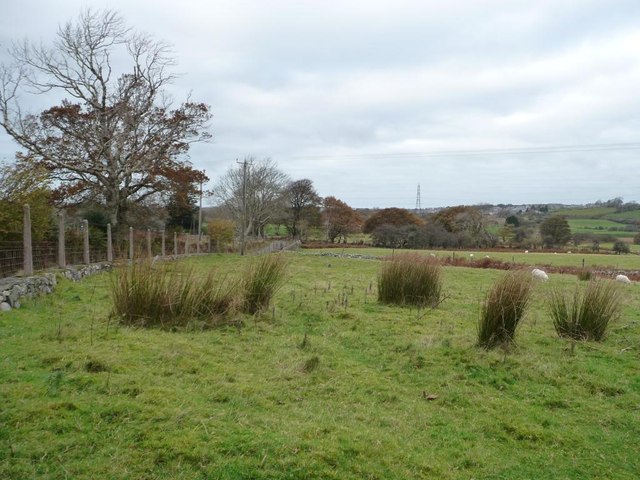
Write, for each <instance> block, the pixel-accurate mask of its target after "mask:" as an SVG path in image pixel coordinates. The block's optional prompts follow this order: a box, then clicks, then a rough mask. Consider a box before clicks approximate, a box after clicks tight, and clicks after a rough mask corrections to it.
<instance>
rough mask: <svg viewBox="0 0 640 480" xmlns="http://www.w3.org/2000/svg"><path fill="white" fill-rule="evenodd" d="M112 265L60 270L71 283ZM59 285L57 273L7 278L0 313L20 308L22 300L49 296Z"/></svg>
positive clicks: (3, 281)
mask: <svg viewBox="0 0 640 480" xmlns="http://www.w3.org/2000/svg"><path fill="white" fill-rule="evenodd" d="M110 269H111V264H109V263H97V264H94V265H86V266H82V267H70V268H67V269H65V270H60V271H58V272H57V274H61V275H63V276H64V277H66V278H68V279H69V280H71V281H74V282H77V281H78V280H82V279H83V278H84V277H87V276H89V275H93V274H95V273H99V272H103V271H105V270H110ZM56 285H57V280H56V273H41V274H39V275H34V276H31V277H7V278H2V279H0V311H3V312H6V311H9V310H11V309H12V308H20V300H21V299H23V298H33V297H37V296H39V295H47V294H49V293H51V292H53V290H54V289H55V287H56Z"/></svg>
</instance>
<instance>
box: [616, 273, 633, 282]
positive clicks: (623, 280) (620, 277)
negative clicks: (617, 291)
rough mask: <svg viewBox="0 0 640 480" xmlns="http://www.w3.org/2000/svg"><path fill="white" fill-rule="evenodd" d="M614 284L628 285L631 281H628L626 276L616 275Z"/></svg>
mask: <svg viewBox="0 0 640 480" xmlns="http://www.w3.org/2000/svg"><path fill="white" fill-rule="evenodd" d="M616 282H620V283H628V284H630V283H631V280H629V277H627V276H626V275H616Z"/></svg>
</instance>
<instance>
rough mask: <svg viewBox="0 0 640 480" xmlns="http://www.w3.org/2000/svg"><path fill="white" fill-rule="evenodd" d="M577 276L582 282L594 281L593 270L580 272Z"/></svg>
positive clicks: (584, 269)
mask: <svg viewBox="0 0 640 480" xmlns="http://www.w3.org/2000/svg"><path fill="white" fill-rule="evenodd" d="M576 276H577V277H578V280H580V281H581V282H588V281H589V280H591V279H593V273H592V272H591V270H587V269H586V268H583V269H580V270H578V273H577V274H576Z"/></svg>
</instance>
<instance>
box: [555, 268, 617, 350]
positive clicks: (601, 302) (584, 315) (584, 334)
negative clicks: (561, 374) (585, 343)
mask: <svg viewBox="0 0 640 480" xmlns="http://www.w3.org/2000/svg"><path fill="white" fill-rule="evenodd" d="M620 301H621V291H620V289H619V288H618V285H616V284H615V283H614V282H611V281H604V280H601V281H598V280H592V281H591V282H589V284H588V285H587V287H586V288H585V289H584V292H583V293H581V291H580V288H579V287H576V289H575V291H574V292H573V296H572V298H567V295H566V294H565V293H564V292H563V291H558V290H555V291H553V292H552V294H551V298H550V299H549V310H550V311H551V317H552V318H553V326H554V327H555V329H556V332H557V333H558V335H560V336H561V337H569V338H573V339H576V340H596V341H599V340H602V339H604V337H605V335H606V333H607V328H608V326H609V323H611V322H612V321H613V320H615V319H617V318H618V317H619V316H620V308H621V303H620Z"/></svg>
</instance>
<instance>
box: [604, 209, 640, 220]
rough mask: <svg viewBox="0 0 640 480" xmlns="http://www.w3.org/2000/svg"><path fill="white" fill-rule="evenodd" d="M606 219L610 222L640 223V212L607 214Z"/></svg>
mask: <svg viewBox="0 0 640 480" xmlns="http://www.w3.org/2000/svg"><path fill="white" fill-rule="evenodd" d="M606 218H608V219H610V220H618V221H629V220H634V221H636V222H640V210H630V211H628V212H619V213H611V214H607V216H606Z"/></svg>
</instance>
